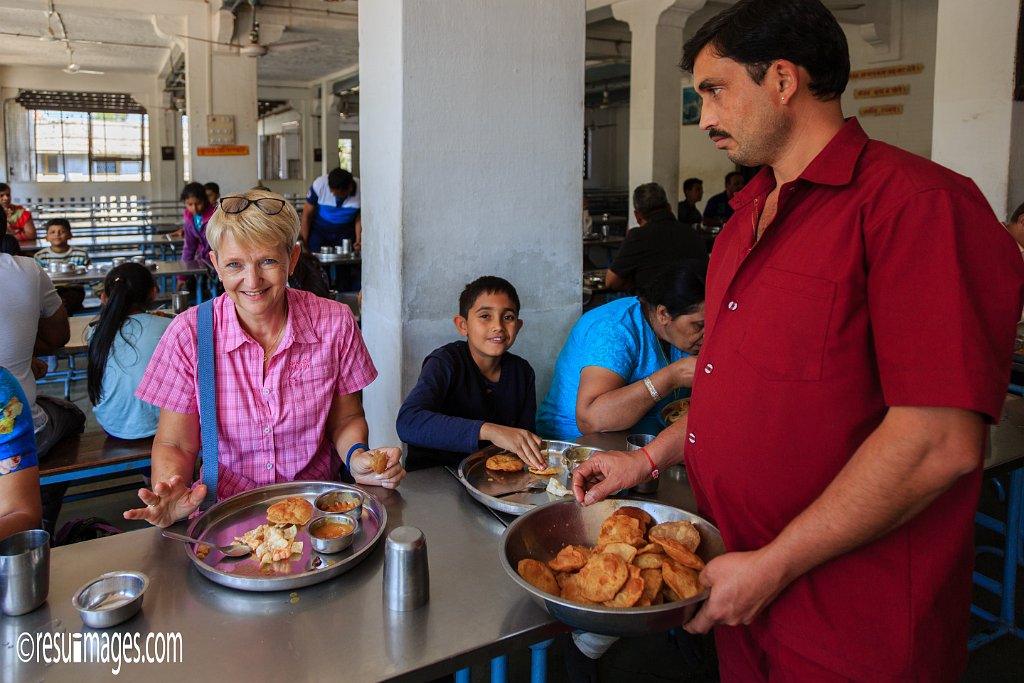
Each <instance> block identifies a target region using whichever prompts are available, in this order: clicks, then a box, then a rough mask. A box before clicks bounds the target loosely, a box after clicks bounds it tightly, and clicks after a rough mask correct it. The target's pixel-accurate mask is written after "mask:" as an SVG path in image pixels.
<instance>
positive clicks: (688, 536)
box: [650, 522, 700, 553]
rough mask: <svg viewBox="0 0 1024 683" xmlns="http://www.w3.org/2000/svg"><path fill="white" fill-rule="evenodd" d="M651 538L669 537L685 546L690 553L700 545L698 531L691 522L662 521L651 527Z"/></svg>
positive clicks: (654, 539) (653, 539)
mask: <svg viewBox="0 0 1024 683" xmlns="http://www.w3.org/2000/svg"><path fill="white" fill-rule="evenodd" d="M650 536H651V540H652V541H656V540H657V539H659V538H671V539H673V540H676V541H679V542H680V543H682V544H683V545H685V546H686V549H687V550H689V551H690V552H691V553H692V552H693V551H694V550H696V549H697V546H698V545H700V532H699V531H697V527H695V526H694V525H693V522H664V523H663V524H657V525H655V526H653V527H651V532H650Z"/></svg>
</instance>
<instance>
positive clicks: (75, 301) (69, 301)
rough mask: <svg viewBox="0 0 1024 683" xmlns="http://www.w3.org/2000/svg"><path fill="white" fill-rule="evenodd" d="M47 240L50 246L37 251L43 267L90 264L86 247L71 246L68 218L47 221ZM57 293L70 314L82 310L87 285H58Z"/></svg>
mask: <svg viewBox="0 0 1024 683" xmlns="http://www.w3.org/2000/svg"><path fill="white" fill-rule="evenodd" d="M46 241H47V242H49V243H50V246H48V247H44V248H42V249H40V250H39V251H37V252H36V255H35V257H34V258H35V260H36V263H38V264H39V265H41V266H42V267H43V268H47V267H49V265H50V264H51V263H70V264H71V265H73V266H88V265H89V263H90V260H89V253H88V252H87V251H86V250H85V249H79V248H76V247H72V246H71V223H69V222H68V220H67V219H66V218H51V219H50V220H48V221H47V222H46ZM57 294H58V295H59V296H60V300H61V301H63V302H64V308H66V309H67V312H68V315H74V314H75V313H78V312H79V311H81V310H82V303H83V302H84V301H85V287H82V286H81V285H57Z"/></svg>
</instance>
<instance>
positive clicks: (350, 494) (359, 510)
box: [313, 489, 363, 519]
mask: <svg viewBox="0 0 1024 683" xmlns="http://www.w3.org/2000/svg"><path fill="white" fill-rule="evenodd" d="M335 503H355V504H356V505H355V507H353V508H350V509H348V510H328V509H327V508H328V507H329V506H331V505H333V504H335ZM313 507H315V508H316V511H317V514H320V515H333V514H346V515H352V516H353V517H355V518H356V519H359V518H361V517H362V516H363V494H361V493H359V492H358V491H354V490H352V489H334V490H333V491H328V492H327V493H321V494H320V495H319V496H317V497H316V499H315V500H314V501H313Z"/></svg>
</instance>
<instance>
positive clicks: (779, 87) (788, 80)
mask: <svg viewBox="0 0 1024 683" xmlns="http://www.w3.org/2000/svg"><path fill="white" fill-rule="evenodd" d="M767 77H770V78H771V80H772V82H771V85H772V88H773V89H774V90H775V91H776V92H777V93H778V95H779V101H780V102H781V103H782V104H785V103H786V102H789V101H790V100H791V99H792V98H793V95H795V94H796V92H797V90H798V89H799V87H800V81H801V80H802V78H803V74H802V73H801V71H800V67H798V66H797V65H796V64H794V63H793V62H791V61H789V60H788V59H778V60H776V61H774V62H772V65H771V67H769V69H768V74H767Z"/></svg>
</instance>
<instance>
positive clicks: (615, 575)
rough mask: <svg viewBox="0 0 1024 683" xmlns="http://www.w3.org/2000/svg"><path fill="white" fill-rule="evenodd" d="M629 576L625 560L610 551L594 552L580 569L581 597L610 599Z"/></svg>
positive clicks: (602, 600) (600, 599) (597, 600)
mask: <svg viewBox="0 0 1024 683" xmlns="http://www.w3.org/2000/svg"><path fill="white" fill-rule="evenodd" d="M628 578H629V569H628V568H627V565H626V562H625V561H624V560H623V559H622V558H621V557H619V556H618V555H613V554H612V553H595V554H594V555H592V556H591V558H590V560H589V561H588V562H587V564H586V566H584V567H583V569H581V570H580V574H579V579H578V581H579V586H580V591H581V592H582V593H583V597H585V598H586V599H587V600H592V601H594V602H604V601H605V600H611V599H612V598H614V597H615V594H616V593H618V592H619V589H620V588H622V585H623V584H624V583H626V579H628Z"/></svg>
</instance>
